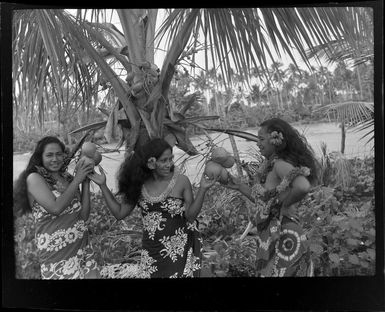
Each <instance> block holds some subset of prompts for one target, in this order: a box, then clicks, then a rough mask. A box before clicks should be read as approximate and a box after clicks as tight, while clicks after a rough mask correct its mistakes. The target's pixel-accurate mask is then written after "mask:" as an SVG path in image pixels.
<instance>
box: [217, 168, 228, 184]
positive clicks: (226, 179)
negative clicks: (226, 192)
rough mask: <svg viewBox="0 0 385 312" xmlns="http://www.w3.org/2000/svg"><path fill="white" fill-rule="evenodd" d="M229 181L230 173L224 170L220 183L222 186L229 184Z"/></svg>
mask: <svg viewBox="0 0 385 312" xmlns="http://www.w3.org/2000/svg"><path fill="white" fill-rule="evenodd" d="M228 180H229V173H228V172H227V170H226V169H225V168H222V170H221V174H220V177H219V179H218V181H219V183H221V184H227V182H228Z"/></svg>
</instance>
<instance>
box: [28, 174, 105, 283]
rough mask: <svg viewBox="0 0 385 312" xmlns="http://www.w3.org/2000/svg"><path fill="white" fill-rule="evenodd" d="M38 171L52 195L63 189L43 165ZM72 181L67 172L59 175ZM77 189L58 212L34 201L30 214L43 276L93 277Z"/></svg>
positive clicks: (50, 277) (46, 277) (92, 262)
mask: <svg viewBox="0 0 385 312" xmlns="http://www.w3.org/2000/svg"><path fill="white" fill-rule="evenodd" d="M38 173H39V174H40V175H42V176H43V177H44V179H45V180H46V182H47V184H48V185H49V186H50V188H51V190H52V193H53V194H54V196H55V197H59V196H60V195H61V194H62V193H63V192H64V191H65V188H64V187H63V186H62V185H61V183H59V182H58V181H56V180H55V179H54V178H53V177H51V176H50V175H49V173H48V172H47V171H46V170H45V169H44V168H42V167H38ZM62 175H63V177H64V178H66V179H67V180H68V181H71V179H72V176H71V175H70V174H69V173H66V172H65V173H63V174H62ZM81 209H82V207H81V202H80V192H77V194H76V196H75V197H74V198H73V199H72V201H71V203H70V204H69V205H68V207H67V208H65V209H64V210H63V211H62V212H61V213H60V215H58V216H56V215H53V214H51V213H49V212H48V211H47V210H46V209H45V208H44V207H43V206H41V205H40V204H39V203H37V202H36V201H34V202H33V204H32V214H33V217H34V220H35V224H36V233H35V239H36V242H37V250H38V257H39V261H40V268H41V277H42V279H83V278H87V277H96V276H97V272H98V268H97V263H96V261H95V260H94V259H93V252H92V250H91V249H90V248H89V246H88V245H87V241H88V228H87V226H86V224H85V221H84V220H83V219H82V218H81V217H80V212H81Z"/></svg>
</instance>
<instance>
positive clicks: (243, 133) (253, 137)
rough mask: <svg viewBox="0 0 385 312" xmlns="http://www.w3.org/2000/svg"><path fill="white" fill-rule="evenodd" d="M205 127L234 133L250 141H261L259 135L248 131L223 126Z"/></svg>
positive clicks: (210, 129) (209, 129)
mask: <svg viewBox="0 0 385 312" xmlns="http://www.w3.org/2000/svg"><path fill="white" fill-rule="evenodd" d="M204 129H205V130H208V131H216V132H221V133H226V134H230V135H234V136H237V137H240V138H242V139H246V140H248V141H253V142H258V141H259V139H258V136H256V135H254V134H252V133H249V132H246V131H241V130H235V129H221V128H204Z"/></svg>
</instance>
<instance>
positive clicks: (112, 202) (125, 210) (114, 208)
mask: <svg viewBox="0 0 385 312" xmlns="http://www.w3.org/2000/svg"><path fill="white" fill-rule="evenodd" d="M100 189H101V191H102V194H103V196H104V199H105V200H106V203H107V206H108V208H109V209H110V211H111V213H112V214H113V215H114V217H115V218H116V219H118V220H121V219H123V218H125V217H127V216H128V215H129V214H130V213H131V211H132V210H134V208H135V206H134V205H129V204H124V203H119V202H118V201H117V200H116V199H115V196H114V195H113V194H112V192H111V191H110V189H109V188H108V187H107V185H106V184H102V185H100Z"/></svg>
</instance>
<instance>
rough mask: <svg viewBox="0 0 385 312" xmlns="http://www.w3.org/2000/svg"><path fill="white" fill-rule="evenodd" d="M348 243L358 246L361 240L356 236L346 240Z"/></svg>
mask: <svg viewBox="0 0 385 312" xmlns="http://www.w3.org/2000/svg"><path fill="white" fill-rule="evenodd" d="M346 243H347V244H348V245H352V246H357V245H359V240H358V239H354V238H348V239H347V240H346Z"/></svg>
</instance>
